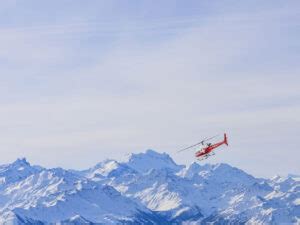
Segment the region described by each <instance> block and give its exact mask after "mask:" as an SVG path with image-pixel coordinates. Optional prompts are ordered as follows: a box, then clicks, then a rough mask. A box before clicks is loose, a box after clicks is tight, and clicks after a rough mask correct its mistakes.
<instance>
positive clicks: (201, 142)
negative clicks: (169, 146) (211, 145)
mask: <svg viewBox="0 0 300 225" xmlns="http://www.w3.org/2000/svg"><path fill="white" fill-rule="evenodd" d="M203 142H204V141H200V142H199V143H197V144H194V145H191V146H189V147H187V148H184V149H180V150H179V151H177V152H182V151H185V150H188V149H190V148H192V147H196V146H197V145H200V144H202V145H203Z"/></svg>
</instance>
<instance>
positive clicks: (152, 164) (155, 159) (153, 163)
mask: <svg viewBox="0 0 300 225" xmlns="http://www.w3.org/2000/svg"><path fill="white" fill-rule="evenodd" d="M127 165H128V166H129V167H131V168H133V169H135V170H137V171H139V172H142V173H145V172H147V171H149V170H150V169H162V168H166V169H170V170H175V171H178V170H180V169H181V168H182V166H179V165H177V164H176V163H175V162H174V161H173V159H172V158H171V157H170V156H169V155H168V154H167V153H165V152H164V153H159V152H156V151H154V150H152V149H148V150H147V151H146V152H144V153H138V154H131V156H130V157H129V160H128V162H127Z"/></svg>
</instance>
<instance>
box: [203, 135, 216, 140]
mask: <svg viewBox="0 0 300 225" xmlns="http://www.w3.org/2000/svg"><path fill="white" fill-rule="evenodd" d="M218 136H219V134H217V135H215V136H213V137H210V138H206V139H204V140H203V142H205V141H209V140H211V139H214V138H215V137H218Z"/></svg>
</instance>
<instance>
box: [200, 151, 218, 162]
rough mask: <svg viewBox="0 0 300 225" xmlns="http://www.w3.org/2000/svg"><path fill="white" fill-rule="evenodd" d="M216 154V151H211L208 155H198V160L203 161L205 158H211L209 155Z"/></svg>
mask: <svg viewBox="0 0 300 225" xmlns="http://www.w3.org/2000/svg"><path fill="white" fill-rule="evenodd" d="M215 154H216V153H214V152H212V153H209V154H207V155H205V156H202V157H198V158H197V160H198V161H202V160H205V159H207V158H209V157H211V156H214V155H215Z"/></svg>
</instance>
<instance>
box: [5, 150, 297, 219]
mask: <svg viewBox="0 0 300 225" xmlns="http://www.w3.org/2000/svg"><path fill="white" fill-rule="evenodd" d="M0 224H300V179H299V176H298V175H288V176H286V177H281V176H275V177H273V178H271V179H263V178H256V177H254V176H252V175H250V174H247V173H246V172H244V171H242V170H240V169H238V168H235V167H232V166H230V165H228V164H225V163H220V164H203V165H202V164H198V163H196V162H194V163H192V164H191V165H187V166H186V165H178V164H176V163H175V162H174V161H173V159H172V158H171V157H170V156H169V155H168V154H167V153H159V152H156V151H154V150H147V151H146V152H142V153H138V154H131V155H130V156H129V158H128V159H127V160H125V161H123V162H118V161H116V160H104V161H102V162H99V163H98V164H96V165H95V166H93V167H91V168H88V169H86V170H82V171H79V170H67V169H63V168H50V169H48V168H44V167H41V166H33V165H31V164H30V163H29V162H27V160H26V159H25V158H22V159H17V160H16V161H15V162H13V163H11V164H6V165H2V166H0Z"/></svg>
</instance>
